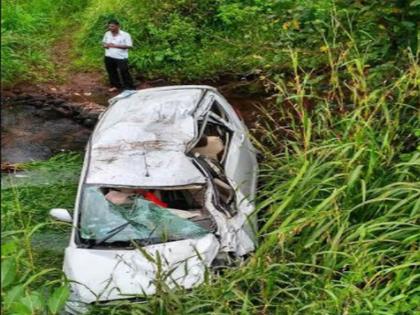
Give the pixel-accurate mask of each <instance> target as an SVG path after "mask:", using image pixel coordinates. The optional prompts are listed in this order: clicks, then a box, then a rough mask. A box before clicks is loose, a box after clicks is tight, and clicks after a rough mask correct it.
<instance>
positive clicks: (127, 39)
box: [102, 20, 135, 92]
mask: <svg viewBox="0 0 420 315" xmlns="http://www.w3.org/2000/svg"><path fill="white" fill-rule="evenodd" d="M102 43H103V46H104V48H105V68H106V71H107V72H108V76H109V82H110V83H111V88H110V89H109V91H110V92H113V91H116V90H118V89H124V90H134V89H135V88H134V85H133V80H132V79H131V76H130V72H129V71H128V49H130V48H132V47H133V42H132V41H131V36H130V34H128V33H127V32H124V31H122V30H120V23H119V22H118V21H117V20H111V21H109V22H108V31H107V32H106V33H105V36H104V39H103V40H102ZM120 75H121V79H122V80H121V79H120Z"/></svg>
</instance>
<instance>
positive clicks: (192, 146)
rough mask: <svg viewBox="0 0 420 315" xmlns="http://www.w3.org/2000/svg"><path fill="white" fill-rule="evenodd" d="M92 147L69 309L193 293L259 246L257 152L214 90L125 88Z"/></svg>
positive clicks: (82, 188) (79, 208)
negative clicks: (160, 291)
mask: <svg viewBox="0 0 420 315" xmlns="http://www.w3.org/2000/svg"><path fill="white" fill-rule="evenodd" d="M109 103H110V106H109V108H108V109H107V110H106V112H104V113H103V114H102V115H101V117H100V119H99V122H98V123H97V125H96V127H95V130H94V132H93V134H92V136H91V138H90V141H89V143H88V145H87V149H86V155H85V161H84V165H83V170H82V174H81V177H80V183H79V189H78V194H77V199H76V204H75V210H74V214H73V218H71V216H70V214H69V213H68V212H67V210H65V209H52V210H51V212H50V213H51V215H52V217H53V218H55V219H56V220H61V221H68V222H73V229H72V233H71V238H70V243H69V246H68V247H67V248H66V250H65V256H64V267H63V268H64V272H65V274H66V276H67V277H68V279H69V280H70V281H71V296H70V298H69V301H68V303H67V305H66V310H67V311H68V312H70V313H79V312H83V311H84V310H85V309H86V306H87V305H89V304H92V303H97V302H99V303H101V304H102V303H103V304H107V303H109V302H111V301H113V300H121V299H131V298H137V299H138V298H139V297H141V296H144V295H149V294H154V293H155V290H156V283H157V282H158V281H161V282H163V283H164V284H165V285H166V287H167V288H174V287H184V288H187V289H188V288H192V287H194V286H197V285H199V284H200V283H202V282H203V281H204V274H205V271H206V269H208V268H212V267H214V266H215V265H216V264H220V262H223V261H224V260H226V259H228V258H229V257H242V256H244V255H246V254H247V253H249V252H251V251H252V250H254V248H255V246H256V236H255V226H256V218H255V216H253V215H252V214H253V211H254V205H253V200H254V197H255V191H256V181H257V170H258V168H257V160H256V152H255V149H254V148H253V146H252V144H251V142H250V140H249V138H248V136H247V132H248V131H247V128H246V126H245V125H244V122H243V121H242V120H241V119H240V118H239V117H238V115H237V114H236V112H235V110H234V109H233V108H232V107H231V105H229V103H228V102H227V101H226V100H225V98H224V97H223V96H222V95H220V94H219V93H218V92H217V90H216V89H215V88H212V87H209V86H169V87H161V88H151V89H145V90H139V91H126V92H123V93H122V94H120V95H118V96H116V97H114V98H113V99H111V100H110V101H109Z"/></svg>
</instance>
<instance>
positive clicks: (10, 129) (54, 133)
mask: <svg viewBox="0 0 420 315" xmlns="http://www.w3.org/2000/svg"><path fill="white" fill-rule="evenodd" d="M105 109H106V107H104V106H100V105H98V104H95V103H75V102H71V101H68V100H66V99H62V98H58V97H52V96H51V95H39V94H33V95H30V94H27V93H25V94H18V95H9V96H6V97H2V99H1V117H2V118H1V126H2V135H1V145H2V169H5V168H6V165H8V164H13V163H22V162H29V161H33V160H44V159H48V158H49V157H51V156H52V155H54V154H56V153H58V152H60V151H80V150H83V148H84V146H85V145H86V143H87V141H88V139H89V136H90V133H91V129H92V127H93V126H94V125H95V123H96V121H97V119H98V116H99V114H100V113H101V112H103V111H104V110H105Z"/></svg>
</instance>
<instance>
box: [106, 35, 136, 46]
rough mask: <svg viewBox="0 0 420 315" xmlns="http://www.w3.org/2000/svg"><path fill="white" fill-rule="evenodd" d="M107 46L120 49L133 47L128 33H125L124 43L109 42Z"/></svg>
mask: <svg viewBox="0 0 420 315" xmlns="http://www.w3.org/2000/svg"><path fill="white" fill-rule="evenodd" d="M108 47H112V48H120V49H130V48H132V47H133V41H132V40H131V36H130V34H128V33H125V37H124V45H116V44H109V45H108Z"/></svg>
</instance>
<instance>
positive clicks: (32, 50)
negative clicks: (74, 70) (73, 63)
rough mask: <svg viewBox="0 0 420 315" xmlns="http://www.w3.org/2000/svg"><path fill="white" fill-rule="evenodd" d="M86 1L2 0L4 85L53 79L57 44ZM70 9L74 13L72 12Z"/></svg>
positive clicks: (2, 80)
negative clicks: (54, 55)
mask: <svg viewBox="0 0 420 315" xmlns="http://www.w3.org/2000/svg"><path fill="white" fill-rule="evenodd" d="M85 3H86V1H85V0H80V1H65V0H57V1H48V0H37V1H16V0H2V6H1V56H2V57H1V68H2V69H1V82H2V85H4V86H8V85H12V84H13V83H15V82H21V81H29V80H38V81H42V80H47V79H51V78H52V77H53V70H54V67H53V64H52V60H51V54H52V53H53V51H54V48H53V44H54V42H55V41H56V40H58V39H60V36H63V33H64V32H65V30H67V27H68V26H69V24H70V23H71V22H72V14H75V13H77V12H78V10H80V9H81V8H82V7H83V6H84V5H85ZM69 12H71V13H72V14H70V15H68V13H69ZM63 17H65V18H63ZM58 53H59V52H58Z"/></svg>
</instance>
